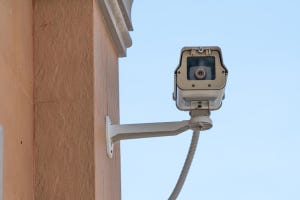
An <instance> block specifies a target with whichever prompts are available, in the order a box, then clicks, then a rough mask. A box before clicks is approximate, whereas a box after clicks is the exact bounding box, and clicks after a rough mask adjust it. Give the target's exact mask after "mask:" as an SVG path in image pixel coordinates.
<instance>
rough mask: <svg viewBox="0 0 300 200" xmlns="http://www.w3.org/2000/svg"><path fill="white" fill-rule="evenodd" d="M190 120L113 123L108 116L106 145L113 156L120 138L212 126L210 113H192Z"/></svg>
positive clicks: (140, 136)
mask: <svg viewBox="0 0 300 200" xmlns="http://www.w3.org/2000/svg"><path fill="white" fill-rule="evenodd" d="M191 116H192V117H191V119H190V120H183V121H176V122H158V123H142V124H122V125H118V124H112V123H111V120H110V118H109V116H106V147H107V155H108V157H109V158H112V156H113V147H114V143H115V142H118V141H120V140H127V139H138V138H148V137H162V136H174V135H178V134H179V133H182V132H184V131H186V130H189V129H192V130H195V129H197V130H200V131H204V130H208V129H210V128H211V127H212V121H211V119H210V117H209V115H196V116H193V115H191Z"/></svg>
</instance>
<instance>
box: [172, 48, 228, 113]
mask: <svg viewBox="0 0 300 200" xmlns="http://www.w3.org/2000/svg"><path fill="white" fill-rule="evenodd" d="M227 76H228V70H227V68H226V67H225V65H224V64H223V59H222V52H221V49H220V47H217V46H203V47H184V48H182V50H181V56H180V62H179V65H178V67H177V68H176V70H175V76H174V93H173V99H174V100H175V101H176V106H177V108H178V109H179V110H184V111H192V110H217V109H219V108H220V107H221V105H222V100H223V99H224V98H225V86H226V81H227Z"/></svg>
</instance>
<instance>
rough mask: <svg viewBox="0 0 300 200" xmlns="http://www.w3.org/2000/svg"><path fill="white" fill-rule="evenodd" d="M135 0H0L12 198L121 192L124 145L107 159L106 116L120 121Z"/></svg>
mask: <svg viewBox="0 0 300 200" xmlns="http://www.w3.org/2000/svg"><path fill="white" fill-rule="evenodd" d="M124 3H126V5H125V4H124ZM131 4H132V1H130V0H128V1H123V0H51V1H49V0H34V1H33V0H0V125H2V127H3V133H4V141H3V143H4V171H3V199H4V200H14V199H22V200H33V199H35V200H50V199H51V200H52V199H55V200H59V199H62V200H64V199H72V200H76V199H85V200H88V199H91V200H94V199H97V200H119V199H121V181H120V177H121V176H120V148H119V145H118V144H116V145H115V148H114V157H113V159H109V158H108V157H107V154H106V140H105V116H106V115H109V116H110V118H111V120H112V122H114V123H119V91H118V90H119V88H118V85H119V82H118V57H120V56H124V55H125V54H126V48H127V47H128V46H129V45H131V39H130V37H129V34H128V32H126V30H127V29H128V30H131V29H132V27H131V22H130V21H129V20H128V19H130V18H129V14H130V7H131ZM121 5H122V6H121ZM124 6H126V8H127V10H126V9H121V8H125V7H124ZM104 13H105V14H104ZM123 17H125V18H126V19H127V20H126V19H125V18H124V19H123ZM112 22H116V23H112ZM121 30H122V31H121ZM116 39H117V40H116Z"/></svg>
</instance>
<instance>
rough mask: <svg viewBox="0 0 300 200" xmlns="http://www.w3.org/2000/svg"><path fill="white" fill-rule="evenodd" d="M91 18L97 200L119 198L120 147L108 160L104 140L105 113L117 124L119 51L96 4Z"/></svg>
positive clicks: (115, 199) (116, 148)
mask: <svg viewBox="0 0 300 200" xmlns="http://www.w3.org/2000/svg"><path fill="white" fill-rule="evenodd" d="M93 17H94V70H95V71H94V106H95V113H94V117H95V118H94V131H95V173H96V174H95V181H96V183H95V187H96V199H97V200H106V199H111V200H120V199H121V181H120V149H119V145H115V146H114V147H115V148H114V157H113V159H109V158H108V157H107V154H106V139H105V116H106V115H109V116H110V117H111V120H112V122H113V123H119V77H118V54H117V50H116V49H115V48H114V45H113V41H111V37H110V35H109V33H108V31H107V29H106V26H105V23H104V21H103V17H102V14H101V12H100V10H99V9H98V6H95V7H94V16H93ZM103 172H105V173H103ZM111 191H113V192H111Z"/></svg>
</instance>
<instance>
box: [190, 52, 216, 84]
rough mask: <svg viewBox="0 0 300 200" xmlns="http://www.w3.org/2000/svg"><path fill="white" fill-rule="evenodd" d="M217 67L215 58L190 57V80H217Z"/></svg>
mask: <svg viewBox="0 0 300 200" xmlns="http://www.w3.org/2000/svg"><path fill="white" fill-rule="evenodd" d="M215 78H216V66H215V57H214V56H201V57H188V58H187V79H188V80H215Z"/></svg>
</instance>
